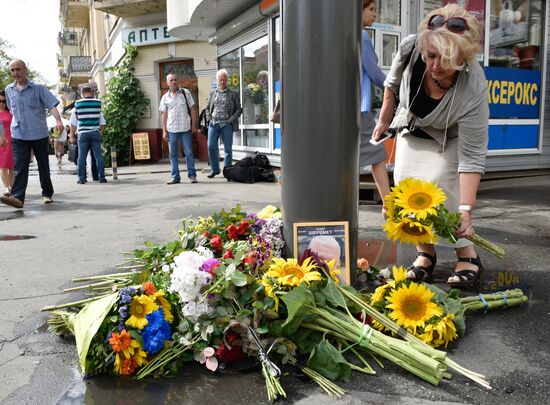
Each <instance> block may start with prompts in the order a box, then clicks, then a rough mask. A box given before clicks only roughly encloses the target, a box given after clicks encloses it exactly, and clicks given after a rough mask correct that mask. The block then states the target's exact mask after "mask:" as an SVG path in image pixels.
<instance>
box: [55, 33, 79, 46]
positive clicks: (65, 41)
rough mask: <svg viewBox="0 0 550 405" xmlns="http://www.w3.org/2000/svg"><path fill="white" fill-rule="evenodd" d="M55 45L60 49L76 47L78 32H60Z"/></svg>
mask: <svg viewBox="0 0 550 405" xmlns="http://www.w3.org/2000/svg"><path fill="white" fill-rule="evenodd" d="M57 44H58V45H59V47H60V48H63V47H64V46H77V45H78V32H75V31H62V32H59V33H58V34H57Z"/></svg>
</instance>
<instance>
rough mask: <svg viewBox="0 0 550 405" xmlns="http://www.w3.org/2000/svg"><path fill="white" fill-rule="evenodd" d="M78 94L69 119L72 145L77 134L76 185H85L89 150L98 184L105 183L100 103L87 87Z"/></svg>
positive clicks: (103, 121) (102, 121)
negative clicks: (93, 161) (94, 162)
mask: <svg viewBox="0 0 550 405" xmlns="http://www.w3.org/2000/svg"><path fill="white" fill-rule="evenodd" d="M80 94H81V95H82V98H81V99H80V100H77V101H75V103H74V110H73V113H72V114H71V119H70V124H71V142H72V143H74V142H75V140H76V132H78V152H79V153H78V163H77V166H78V181H77V183H78V184H85V183H86V158H87V156H88V151H89V150H90V149H92V151H93V158H94V159H95V161H96V165H97V175H98V177H99V182H100V183H107V180H106V179H105V165H104V163H103V152H102V150H101V135H102V134H103V131H104V129H105V124H106V123H105V118H103V113H102V112H101V101H100V100H98V99H97V98H94V92H93V90H92V88H91V87H89V86H84V87H82V89H81V90H80Z"/></svg>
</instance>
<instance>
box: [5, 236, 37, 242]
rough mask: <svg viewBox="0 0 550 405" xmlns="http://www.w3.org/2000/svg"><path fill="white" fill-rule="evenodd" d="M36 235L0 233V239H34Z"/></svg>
mask: <svg viewBox="0 0 550 405" xmlns="http://www.w3.org/2000/svg"><path fill="white" fill-rule="evenodd" d="M34 238H36V236H32V235H0V241H2V240H25V239H34Z"/></svg>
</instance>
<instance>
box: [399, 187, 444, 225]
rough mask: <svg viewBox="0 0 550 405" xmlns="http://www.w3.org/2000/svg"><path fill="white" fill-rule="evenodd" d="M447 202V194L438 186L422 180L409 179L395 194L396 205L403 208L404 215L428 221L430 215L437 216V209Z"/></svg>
mask: <svg viewBox="0 0 550 405" xmlns="http://www.w3.org/2000/svg"><path fill="white" fill-rule="evenodd" d="M446 200H447V197H446V196H445V193H444V192H443V190H442V189H441V188H440V187H437V185H436V184H434V183H430V182H429V181H425V180H420V179H409V180H407V183H406V184H405V185H404V186H401V183H400V186H399V190H397V191H396V193H395V200H394V203H395V205H398V206H399V207H402V208H403V211H402V215H403V216H405V215H409V214H410V215H414V216H415V217H416V218H417V219H426V217H427V216H428V214H431V215H436V213H437V212H436V207H437V206H438V205H441V204H443V203H444V202H445V201H446Z"/></svg>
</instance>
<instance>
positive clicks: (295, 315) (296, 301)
mask: <svg viewBox="0 0 550 405" xmlns="http://www.w3.org/2000/svg"><path fill="white" fill-rule="evenodd" d="M282 300H283V302H284V303H285V305H286V310H287V313H288V316H287V319H286V321H285V323H284V324H283V327H285V330H286V331H287V332H288V333H290V334H292V333H294V331H296V329H298V327H299V326H300V324H301V323H302V320H303V318H304V316H305V315H307V313H308V312H309V311H310V310H311V308H315V300H314V298H313V294H312V293H311V291H309V290H308V289H307V288H306V287H304V286H303V285H302V286H300V287H297V288H294V289H293V290H292V291H290V292H288V293H286V294H285V295H284V296H283V298H282Z"/></svg>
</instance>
